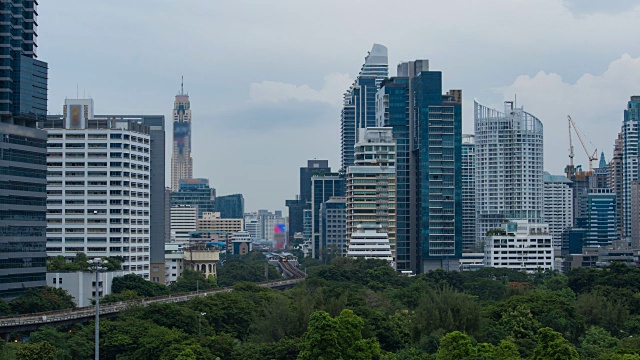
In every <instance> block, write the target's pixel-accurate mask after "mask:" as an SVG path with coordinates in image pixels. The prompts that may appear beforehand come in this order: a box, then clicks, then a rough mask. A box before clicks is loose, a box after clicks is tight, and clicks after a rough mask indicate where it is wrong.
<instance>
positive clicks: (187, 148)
mask: <svg viewBox="0 0 640 360" xmlns="http://www.w3.org/2000/svg"><path fill="white" fill-rule="evenodd" d="M181 179H193V155H192V154H191V103H190V102H189V94H185V93H184V78H183V81H182V83H181V85H180V93H179V94H178V95H176V100H175V101H174V103H173V151H172V152H171V191H178V188H179V187H180V180H181Z"/></svg>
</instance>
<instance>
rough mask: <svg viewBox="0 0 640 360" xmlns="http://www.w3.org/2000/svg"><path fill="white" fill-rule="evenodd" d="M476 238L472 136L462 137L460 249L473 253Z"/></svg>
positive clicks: (474, 166)
mask: <svg viewBox="0 0 640 360" xmlns="http://www.w3.org/2000/svg"><path fill="white" fill-rule="evenodd" d="M477 242H478V238H477V236H476V143H475V137H474V135H469V134H463V135H462V249H463V251H464V252H473V251H474V250H476V248H477V245H478V244H477Z"/></svg>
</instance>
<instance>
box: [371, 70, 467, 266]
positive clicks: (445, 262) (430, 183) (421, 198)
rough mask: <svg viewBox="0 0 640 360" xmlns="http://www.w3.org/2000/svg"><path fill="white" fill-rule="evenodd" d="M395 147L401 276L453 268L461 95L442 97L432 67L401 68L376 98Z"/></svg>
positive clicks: (458, 239)
mask: <svg viewBox="0 0 640 360" xmlns="http://www.w3.org/2000/svg"><path fill="white" fill-rule="evenodd" d="M376 106H377V111H376V117H377V125H378V126H387V127H391V128H393V137H394V139H395V140H396V144H397V162H396V169H397V180H396V183H397V185H396V187H397V191H396V237H397V239H396V242H397V269H398V270H410V271H415V272H423V271H428V270H430V269H434V268H445V269H451V266H457V265H455V263H457V259H459V258H460V257H461V256H462V187H461V182H462V91H461V90H450V91H449V92H447V93H446V94H444V95H443V94H442V73H441V72H439V71H429V62H428V60H417V61H411V62H406V63H401V64H400V65H398V76H397V77H394V78H390V79H387V80H384V81H383V82H382V84H381V89H380V91H379V92H378V95H377V99H376Z"/></svg>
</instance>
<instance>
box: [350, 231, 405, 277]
mask: <svg viewBox="0 0 640 360" xmlns="http://www.w3.org/2000/svg"><path fill="white" fill-rule="evenodd" d="M381 230H382V227H381V226H380V225H371V224H361V225H358V227H357V228H356V232H354V233H353V234H351V236H350V241H349V248H348V250H347V256H348V257H354V258H365V259H379V260H386V261H388V262H389V264H390V265H391V266H392V267H394V264H393V255H392V252H391V245H390V244H389V237H388V236H387V233H385V232H383V231H381Z"/></svg>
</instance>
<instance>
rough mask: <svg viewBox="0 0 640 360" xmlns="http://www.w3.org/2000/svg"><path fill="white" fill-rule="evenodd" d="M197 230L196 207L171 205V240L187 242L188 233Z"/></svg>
mask: <svg viewBox="0 0 640 360" xmlns="http://www.w3.org/2000/svg"><path fill="white" fill-rule="evenodd" d="M196 230H198V209H197V208H196V207H194V206H189V205H176V206H172V207H171V242H172V243H180V244H188V243H189V240H190V239H191V235H190V233H192V232H194V231H196Z"/></svg>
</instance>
